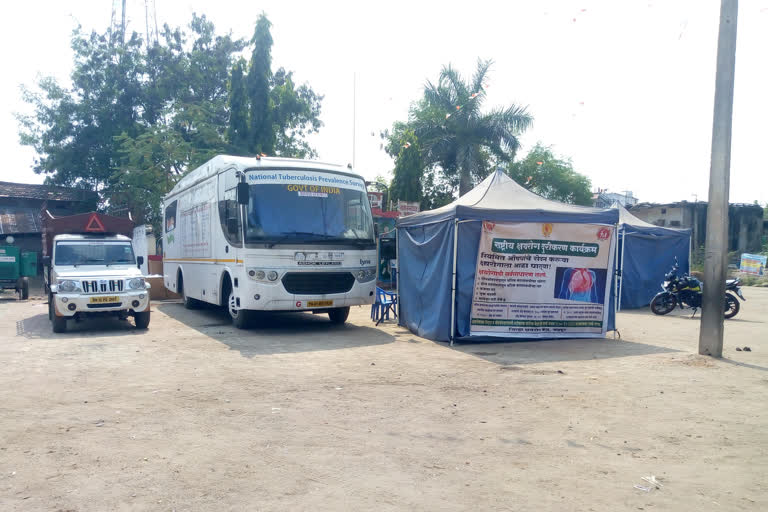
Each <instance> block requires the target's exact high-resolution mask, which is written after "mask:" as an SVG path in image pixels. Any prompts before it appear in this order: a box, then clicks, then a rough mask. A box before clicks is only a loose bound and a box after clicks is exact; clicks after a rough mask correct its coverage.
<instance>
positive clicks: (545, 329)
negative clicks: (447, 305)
mask: <svg viewBox="0 0 768 512" xmlns="http://www.w3.org/2000/svg"><path fill="white" fill-rule="evenodd" d="M614 229H615V228H614V226H607V225H600V224H568V223H534V222H523V223H494V222H490V221H484V222H483V227H482V234H481V236H480V247H479V248H478V254H477V267H476V270H475V287H474V291H473V294H472V318H471V321H470V335H476V336H482V335H485V336H488V335H491V336H506V337H516V338H554V337H558V338H559V337H574V338H577V337H596V336H600V335H605V332H606V328H607V324H608V308H609V299H610V281H611V279H610V276H611V274H612V271H613V250H614V247H613V246H614Z"/></svg>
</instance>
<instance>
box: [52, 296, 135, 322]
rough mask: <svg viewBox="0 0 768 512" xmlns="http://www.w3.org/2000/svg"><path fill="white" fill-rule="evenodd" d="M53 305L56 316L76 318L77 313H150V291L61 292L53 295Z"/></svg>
mask: <svg viewBox="0 0 768 512" xmlns="http://www.w3.org/2000/svg"><path fill="white" fill-rule="evenodd" d="M111 299H116V300H111ZM105 301H106V302H105ZM53 304H54V306H55V311H56V316H66V317H72V316H75V315H76V314H77V313H81V314H82V313H107V312H115V311H129V310H133V311H135V312H140V311H148V310H149V289H146V290H136V291H131V292H121V293H109V294H107V293H103V294H98V295H80V294H76V293H61V292H59V293H55V294H53Z"/></svg>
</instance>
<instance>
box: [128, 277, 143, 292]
mask: <svg viewBox="0 0 768 512" xmlns="http://www.w3.org/2000/svg"><path fill="white" fill-rule="evenodd" d="M128 288H131V289H133V290H141V289H143V288H144V279H142V278H140V277H134V278H133V279H129V280H128Z"/></svg>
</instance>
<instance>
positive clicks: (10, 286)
mask: <svg viewBox="0 0 768 512" xmlns="http://www.w3.org/2000/svg"><path fill="white" fill-rule="evenodd" d="M14 241H15V240H14V238H13V236H11V235H9V236H7V237H6V238H5V245H0V290H16V293H17V294H19V298H20V299H21V300H27V299H28V298H29V278H30V277H32V276H35V275H37V253H36V252H31V251H22V250H21V248H19V247H17V246H15V245H13V243H14Z"/></svg>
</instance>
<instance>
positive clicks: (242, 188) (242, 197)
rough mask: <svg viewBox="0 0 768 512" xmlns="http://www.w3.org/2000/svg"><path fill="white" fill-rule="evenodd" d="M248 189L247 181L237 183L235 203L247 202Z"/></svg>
mask: <svg viewBox="0 0 768 512" xmlns="http://www.w3.org/2000/svg"><path fill="white" fill-rule="evenodd" d="M249 195H250V189H249V188H248V184H247V183H238V184H237V204H244V205H245V204H248V199H249V197H248V196H249Z"/></svg>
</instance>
